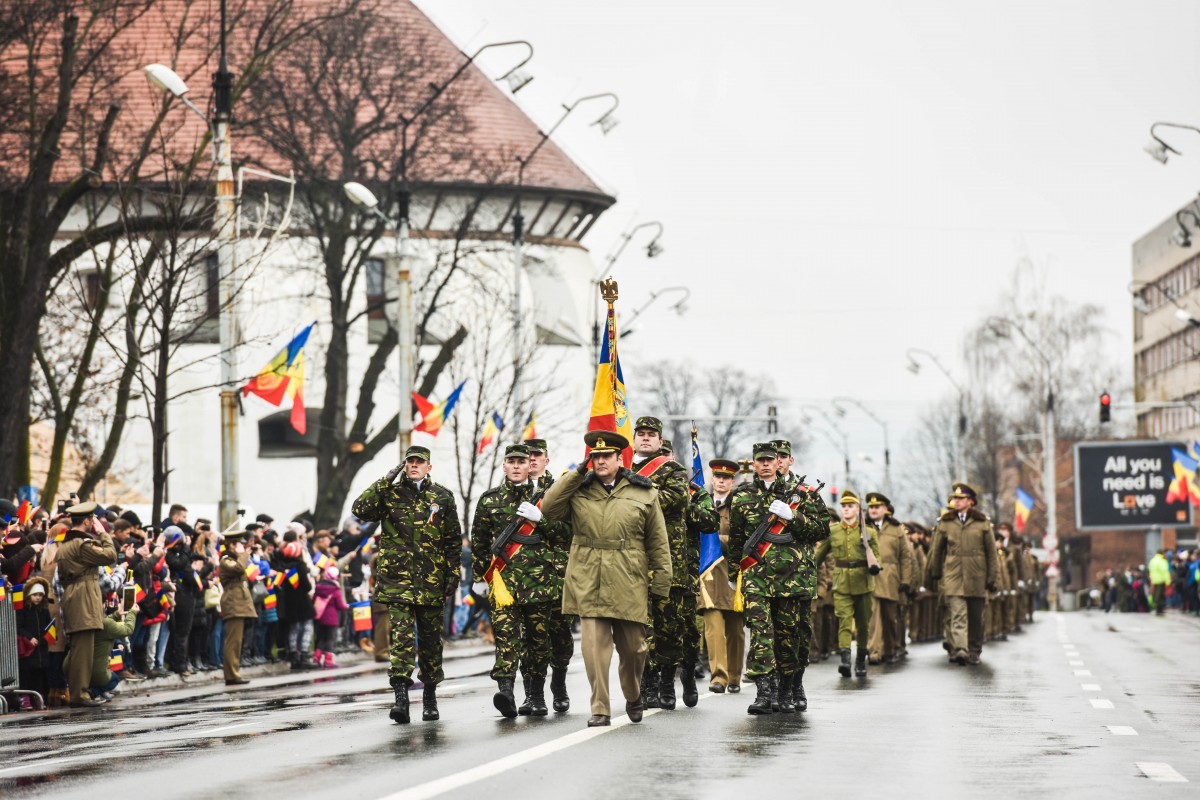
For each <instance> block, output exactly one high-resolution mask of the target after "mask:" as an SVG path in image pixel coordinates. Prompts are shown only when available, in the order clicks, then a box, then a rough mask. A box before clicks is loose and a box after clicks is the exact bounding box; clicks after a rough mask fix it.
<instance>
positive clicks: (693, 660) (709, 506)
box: [683, 483, 721, 669]
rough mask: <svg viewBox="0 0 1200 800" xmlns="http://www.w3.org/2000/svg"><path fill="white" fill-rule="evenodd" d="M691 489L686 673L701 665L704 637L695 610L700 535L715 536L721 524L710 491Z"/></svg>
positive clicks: (690, 487)
mask: <svg viewBox="0 0 1200 800" xmlns="http://www.w3.org/2000/svg"><path fill="white" fill-rule="evenodd" d="M689 489H690V494H691V501H690V502H689V503H688V511H687V548H686V556H687V571H688V575H690V576H691V579H690V583H691V586H692V587H693V588H692V591H690V592H688V593H687V594H686V595H684V602H685V603H686V607H685V608H684V619H685V623H684V631H683V663H684V668H685V669H694V668H695V665H696V664H698V663H699V661H700V642H701V640H702V639H703V637H704V617H703V616H702V615H701V614H700V612H698V611H697V609H696V595H697V594H699V591H700V583H699V581H700V534H702V533H716V532H717V531H718V530H719V529H720V527H721V520H720V517H718V516H717V511H716V509H715V508H714V507H713V499H712V495H710V494H709V493H708V490H707V489H705V488H704V487H703V486H701V485H699V484H697V483H691V484H689Z"/></svg>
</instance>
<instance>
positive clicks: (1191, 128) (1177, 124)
mask: <svg viewBox="0 0 1200 800" xmlns="http://www.w3.org/2000/svg"><path fill="white" fill-rule="evenodd" d="M1158 127H1163V128H1177V129H1179V130H1185V131H1195V132H1196V133H1200V128H1197V127H1196V126H1194V125H1185V124H1183V123H1181V122H1156V123H1154V124H1153V125H1151V126H1150V138H1151V139H1153V140H1154V141H1156V142H1158V143H1159V144H1160V145H1162V146H1163V147H1165V148H1166V149H1167V150H1169V151H1170V152H1172V153H1174V154H1175V155H1177V156H1181V155H1183V153H1181V152H1179V151H1178V150H1176V149H1175V148H1174V147H1171V145H1169V144H1167V143H1166V142H1164V141H1163V140H1162V139H1161V138H1159V136H1158V134H1157V133H1155V132H1154V129H1155V128H1158ZM1164 160H1165V159H1164Z"/></svg>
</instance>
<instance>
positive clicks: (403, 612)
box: [352, 445, 462, 724]
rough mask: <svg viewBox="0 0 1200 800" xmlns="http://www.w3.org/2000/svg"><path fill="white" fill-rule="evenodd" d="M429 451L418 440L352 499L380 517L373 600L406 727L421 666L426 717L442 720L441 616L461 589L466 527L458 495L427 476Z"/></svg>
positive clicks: (364, 514) (362, 511) (370, 518)
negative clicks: (380, 607)
mask: <svg viewBox="0 0 1200 800" xmlns="http://www.w3.org/2000/svg"><path fill="white" fill-rule="evenodd" d="M432 469H433V465H432V464H431V463H430V460H429V448H428V447H421V446H419V445H413V446H412V447H410V448H408V450H407V451H406V452H405V453H404V463H403V464H401V465H400V466H398V467H396V468H394V469H392V470H391V471H390V472H388V473H387V475H385V476H384V477H382V478H380V479H379V480H377V481H375V483H373V484H371V485H370V486H369V487H367V490H366V491H365V492H363V493H362V495H361V496H360V497H359V498H358V499H357V500H355V501H354V506H353V509H352V510H353V512H354V515H355V516H356V517H358V518H359V519H361V520H365V521H367V522H378V523H379V526H380V529H381V530H382V533H381V534H380V539H379V552H378V553H377V554H376V556H375V563H374V567H373V573H372V574H373V576H374V578H375V600H376V601H377V602H380V603H383V604H384V605H386V606H387V607H388V618H389V620H390V623H391V647H390V659H389V664H388V680H389V681H390V682H391V685H392V690H393V692H394V693H395V702H394V704H393V705H392V709H391V711H390V712H389V716H390V717H391V718H392V719H393V720H394V721H396V722H398V723H400V724H407V723H408V721H409V715H408V687H409V686H411V685H412V682H413V680H412V674H413V670H414V668H415V667H416V665H417V664H420V667H421V680H422V682H423V683H424V684H425V688H424V692H423V694H422V699H421V703H422V708H421V719H423V720H426V721H432V720H436V719H438V718H439V716H440V715H439V712H438V707H437V685H438V684H439V683H441V682H442V679H443V677H444V673H443V672H442V613H443V610H444V607H445V602H446V597H447V595H450V594H453V593H454V592H457V591H458V585H459V565H460V561H461V557H462V525H461V523H460V522H459V519H458V509H457V508H456V506H455V502H454V495H453V494H452V493H451V492H450V490H449V489H447V488H446V487H445V486H441V485H440V484H437V483H435V482H434V481H433V479H432V478H430V477H429V473H430V471H431V470H432Z"/></svg>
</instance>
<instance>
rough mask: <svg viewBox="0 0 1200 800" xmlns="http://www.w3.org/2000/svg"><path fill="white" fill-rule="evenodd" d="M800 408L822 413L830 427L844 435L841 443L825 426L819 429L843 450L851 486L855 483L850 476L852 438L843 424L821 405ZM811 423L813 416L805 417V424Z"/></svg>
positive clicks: (843, 462)
mask: <svg viewBox="0 0 1200 800" xmlns="http://www.w3.org/2000/svg"><path fill="white" fill-rule="evenodd" d="M800 410H801V411H805V410H807V411H815V412H816V413H818V414H820V415H821V416H822V417H824V419H825V421H826V422H827V423H828V424H829V427H830V428H832V429H833V430H834V432H836V433H837V434H838V435H839V436H841V437H842V443H841V444H840V445H839V444H838V443H837V440H836V439H834V438H833V436H832V435H830V434H829V433H828V431H826V430H825V429H824V428H819V429H818V430H820V431H821V433H822V435H824V436H825V438H827V439H828V440H829V441H830V443H831V444H832V445H833V446H834V447H840V449H841V451H842V469H843V470H844V471H845V479H846V486H847V487H849V486H850V485H851V484H852V483H853V480H852V479H851V477H850V440H849V438H847V436H846V432H845V431H844V430H842V428H841V426H840V425H838V424H837V422H836V421H835V420H834V419H833V417H831V416H829V414H827V413H825V409H823V408H821V407H820V406H814V405H802V406H800ZM811 423H812V418H811V417H808V416H806V417H804V424H805V425H810V424H811Z"/></svg>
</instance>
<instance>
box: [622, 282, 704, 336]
mask: <svg viewBox="0 0 1200 800" xmlns="http://www.w3.org/2000/svg"><path fill="white" fill-rule="evenodd" d="M671 292H683V293H684V295H683V299H682V300H680V301H679V303H677V304H676V305H683V304H684V303H686V302H687V300H688V298H689V297H691V296H692V290H691V289H689V288H688V287H686V286H668V287H666V288H665V289H659V290H657V291H654V292H651V293H650V299H649V300H647V301H646V302H645V303H643V304H642V305H641V306H640V307H639V308H637V309H636V310H635V311H634V312H633V314H632V315H631V316H630V317H629V319H628V320H627V321H626V322H624V323H623V325H622V327H626V326H630V325H633V323H634V322H635V321H636V320H637V318H638V317H640V316H641V315H642V312H643V311H645V310H646V309H648V308H649V307H650V306H652V305H654V301H655V300H657V299H658V298H660V297H662V296H663V295H665V294H669V293H671Z"/></svg>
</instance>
